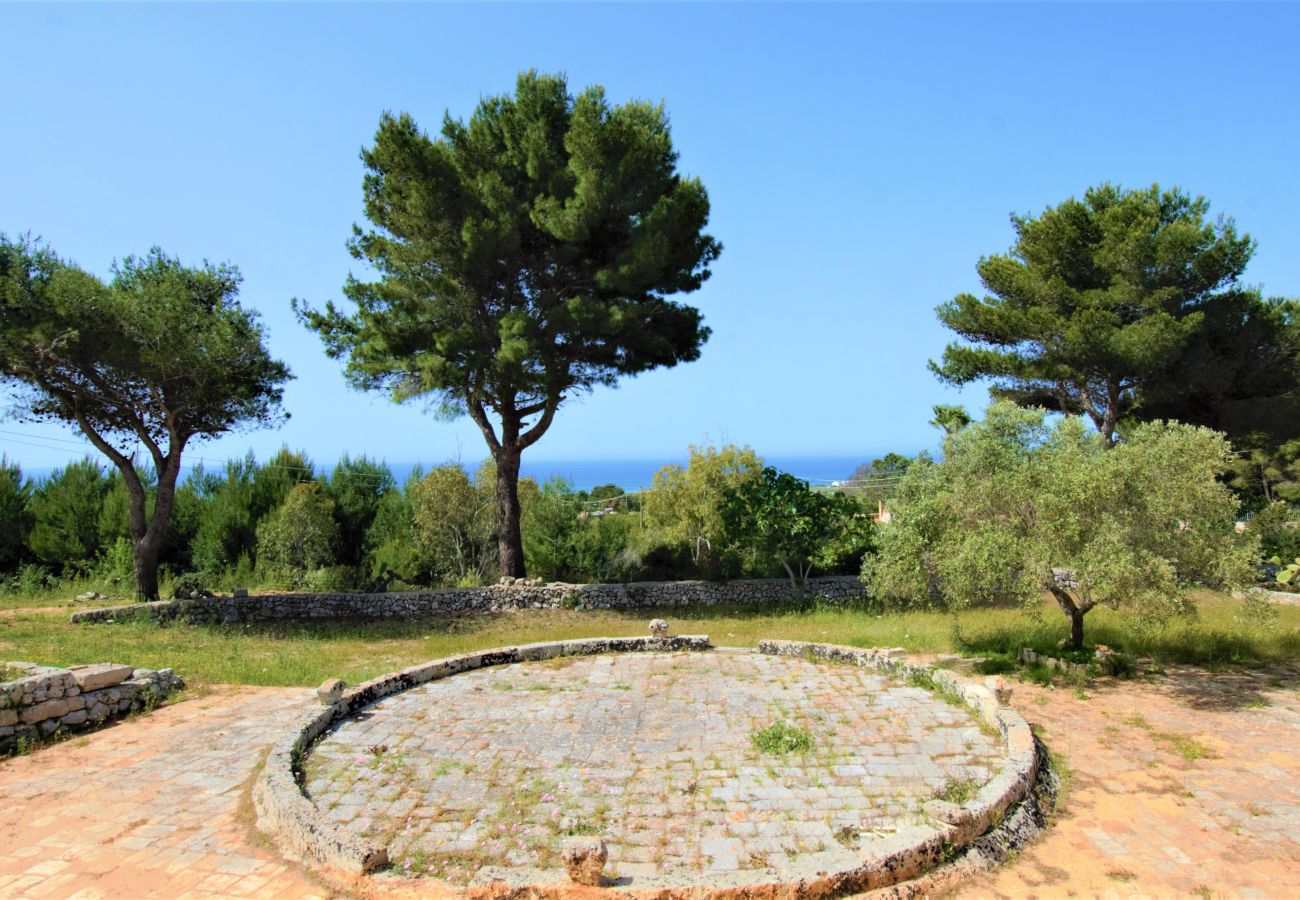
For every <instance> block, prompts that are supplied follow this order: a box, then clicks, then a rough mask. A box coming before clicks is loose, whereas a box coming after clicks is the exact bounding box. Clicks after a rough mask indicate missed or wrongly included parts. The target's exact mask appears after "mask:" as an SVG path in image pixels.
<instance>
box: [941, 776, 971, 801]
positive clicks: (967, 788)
mask: <svg viewBox="0 0 1300 900" xmlns="http://www.w3.org/2000/svg"><path fill="white" fill-rule="evenodd" d="M978 793H979V785H978V784H977V783H976V782H975V781H974V780H973V779H970V778H950V779H948V782H947V784H945V785H944V786H943V790H941V791H939V793H938V794H936V795H935V796H936V798H937V799H939V800H944V801H947V802H948V803H951V804H953V805H954V806H963V805H965V804H966V803H969V802H970V801H972V800H974V799H975V795H976V794H978Z"/></svg>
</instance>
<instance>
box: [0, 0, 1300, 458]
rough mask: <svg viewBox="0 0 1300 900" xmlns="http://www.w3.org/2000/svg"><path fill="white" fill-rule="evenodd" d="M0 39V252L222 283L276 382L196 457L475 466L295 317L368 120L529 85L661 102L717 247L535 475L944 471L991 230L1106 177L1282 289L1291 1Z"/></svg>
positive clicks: (340, 13)
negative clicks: (1203, 214) (218, 273)
mask: <svg viewBox="0 0 1300 900" xmlns="http://www.w3.org/2000/svg"><path fill="white" fill-rule="evenodd" d="M0 33H3V34H5V35H6V40H5V51H4V53H3V54H0V128H2V129H3V133H2V134H0V177H2V178H3V181H2V182H0V230H4V231H7V232H9V233H11V234H12V233H15V232H22V231H31V232H33V233H34V234H37V235H40V236H42V237H43V238H45V239H46V240H47V241H49V243H50V244H51V245H52V246H53V247H54V248H55V249H56V250H57V251H59V252H60V253H61V254H63V255H64V256H67V257H70V258H72V259H74V260H75V261H77V262H78V263H79V264H80V265H82V266H84V267H86V268H88V269H90V270H92V271H95V272H98V273H101V274H105V273H107V271H108V267H109V265H110V263H111V261H112V260H113V259H114V258H115V257H119V256H123V255H126V254H129V253H140V252H143V251H145V250H146V249H148V247H149V246H151V245H153V244H158V245H161V246H162V247H163V248H164V249H165V250H167V251H168V252H169V253H172V254H175V255H178V256H180V257H181V258H182V259H184V260H187V261H189V260H199V259H202V258H205V257H206V258H209V259H212V260H223V261H230V262H233V263H235V264H236V265H238V266H239V267H240V268H241V269H242V271H243V274H244V277H245V281H244V288H243V293H242V299H243V301H244V303H245V304H246V305H248V306H251V307H255V308H257V309H259V310H260V311H261V312H262V314H263V316H264V319H265V322H266V325H267V327H268V329H269V332H270V345H271V347H272V349H273V352H274V353H275V354H276V355H278V356H280V357H281V358H283V359H285V360H286V361H287V362H288V363H289V364H290V366H291V367H292V369H293V371H294V372H295V374H296V375H297V380H296V381H294V382H293V383H292V384H291V385H290V387H289V388H288V390H287V392H286V395H285V396H286V405H287V407H288V409H289V410H290V411H291V413H292V419H291V421H290V422H289V423H288V424H287V425H285V426H284V427H283V428H281V429H279V430H278V431H260V432H252V433H243V434H236V435H232V436H228V437H226V438H223V439H221V440H218V441H214V442H209V443H206V444H203V445H200V447H201V448H196V450H195V453H196V455H198V454H201V455H202V456H205V457H209V458H222V457H229V456H235V455H239V454H241V453H242V452H243V451H244V450H245V449H247V448H250V447H251V448H253V449H254V450H256V451H257V453H258V455H259V456H261V457H263V458H265V456H267V455H269V454H270V453H271V452H273V451H274V449H275V448H277V447H279V446H280V445H281V444H286V443H287V444H289V445H290V446H293V447H303V448H306V449H307V450H308V451H309V452H310V453H311V455H312V456H313V457H314V458H315V459H316V460H317V461H318V462H330V461H332V460H334V459H335V458H337V456H338V455H340V454H341V453H344V452H352V453H354V454H355V453H360V452H366V453H369V454H371V455H372V456H377V457H383V458H387V459H388V460H390V461H394V462H397V461H414V460H423V461H426V462H438V461H442V460H445V459H448V458H454V457H461V458H464V459H466V460H475V459H479V458H481V457H482V456H483V455H484V446H483V443H482V437H481V436H480V435H479V433H478V431H477V429H475V427H474V426H473V425H472V424H471V423H470V422H468V421H467V420H462V421H459V422H455V423H446V422H440V421H437V420H435V419H434V418H433V417H432V416H430V415H428V414H426V413H425V412H424V411H423V410H421V409H420V408H418V407H396V406H394V405H393V404H391V403H390V402H389V401H388V400H387V399H386V398H384V397H383V396H378V395H363V394H358V393H356V392H353V391H351V390H349V389H348V388H347V387H346V386H345V384H344V382H343V380H342V377H341V374H340V370H339V366H338V364H337V363H335V362H332V361H330V360H328V359H326V358H325V356H324V354H323V353H322V352H321V348H320V344H319V342H318V340H317V339H316V338H315V337H314V336H312V335H310V334H308V333H307V332H305V330H304V329H302V327H301V326H299V325H298V324H297V322H296V321H295V320H294V318H293V316H292V314H291V312H290V310H289V301H290V298H292V297H295V296H296V297H301V298H304V299H306V300H308V301H311V302H313V303H315V304H320V303H323V302H324V301H326V300H329V299H332V298H333V299H338V298H339V297H340V291H339V287H340V285H341V284H342V283H343V281H344V279H345V277H346V275H347V273H348V272H349V271H359V270H357V268H356V267H357V265H358V264H357V263H355V262H354V261H353V260H352V259H351V258H350V257H349V255H348V253H347V250H346V248H345V242H346V240H347V238H348V236H349V233H350V228H351V226H352V224H353V222H356V221H359V220H360V219H361V190H360V185H361V177H362V169H361V164H360V162H359V160H358V158H357V155H358V151H359V150H360V148H361V147H362V145H363V144H366V143H368V142H369V141H370V139H371V138H372V136H373V134H374V130H375V127H376V125H377V123H378V119H379V115H380V112H381V111H383V110H393V111H407V112H410V113H411V114H412V115H414V116H415V118H416V120H417V121H418V122H420V123H421V124H422V125H423V126H424V127H425V128H426V129H428V130H436V129H437V127H438V125H439V123H440V121H441V117H442V114H443V111H444V110H446V109H450V111H451V112H452V114H453V115H455V116H458V117H463V116H467V115H468V114H469V113H470V112H471V110H472V109H473V106H474V104H475V103H476V102H477V100H478V99H479V97H480V96H482V95H485V94H493V93H500V92H504V91H508V90H509V89H510V88H511V87H512V85H513V82H514V78H515V75H516V73H518V72H519V71H520V70H521V69H526V68H529V67H536V68H538V69H542V70H546V71H559V70H562V71H565V72H567V73H568V76H569V79H570V85H571V86H572V87H574V88H581V87H583V86H585V85H587V84H591V83H600V84H603V85H605V86H606V88H607V90H608V92H609V94H610V96H611V97H612V98H613V99H614V100H616V101H622V100H625V99H628V98H633V97H648V98H652V99H662V100H663V101H664V102H665V104H666V106H667V109H668V111H669V114H670V116H671V119H672V123H673V136H674V140H675V143H676V146H677V148H678V150H679V151H680V154H681V162H680V167H681V169H682V171H684V172H686V173H688V174H692V175H696V176H699V177H700V178H701V179H702V180H703V182H704V184H705V185H706V187H707V188H708V190H709V193H710V196H711V199H712V204H713V216H712V222H711V226H710V231H711V232H712V233H713V234H715V235H716V236H717V237H718V238H719V239H721V240H722V242H723V243H724V244H725V247H726V249H725V250H724V252H723V255H722V258H721V259H720V260H719V262H718V263H717V264H716V266H715V267H714V276H713V279H712V280H711V281H710V282H708V284H707V285H706V286H705V287H704V289H702V290H701V291H699V292H698V293H696V294H694V295H693V297H692V300H691V302H693V303H695V304H696V305H698V306H699V307H700V308H701V309H702V310H703V312H704V314H705V317H706V321H707V323H708V324H709V325H710V326H711V327H712V328H713V337H712V339H711V340H710V341H709V343H708V344H707V345H706V347H705V349H704V353H703V356H702V358H701V359H700V361H698V362H696V363H693V364H690V365H686V366H680V367H677V368H675V369H671V370H663V371H658V372H654V373H650V374H647V375H643V376H641V377H639V378H636V379H633V380H629V381H624V382H623V383H622V384H621V386H620V387H619V388H617V389H615V390H598V391H596V393H594V394H592V395H590V396H588V397H585V398H582V399H580V400H579V401H577V402H574V403H570V404H569V405H567V406H566V407H564V408H563V409H562V410H561V414H560V415H559V416H558V417H557V420H556V424H555V425H554V426H553V427H552V429H551V431H550V433H549V434H548V435H547V436H546V437H545V438H544V439H543V440H542V442H541V443H539V444H538V445H537V446H535V447H534V448H532V449H531V450H530V451H529V453H530V455H531V456H532V457H533V458H534V459H593V458H597V459H599V458H646V457H663V458H675V457H678V456H680V455H681V454H682V452H683V450H684V448H685V447H686V445H688V444H691V443H700V442H704V441H706V440H713V441H718V440H728V441H735V442H738V443H748V444H750V445H752V446H753V447H755V448H756V449H757V450H759V451H760V452H761V453H764V454H768V455H772V456H782V455H784V456H795V455H803V456H815V455H826V456H849V457H853V456H857V457H861V458H864V459H865V458H869V457H870V456H872V455H875V454H878V453H883V452H884V451H887V450H898V451H902V452H908V453H912V452H915V451H917V450H920V449H922V448H926V447H933V446H934V445H935V444H936V443H937V432H936V431H935V430H934V429H933V428H931V427H930V426H929V425H927V420H928V419H929V418H930V406H931V405H932V404H934V403H939V402H966V403H967V404H968V405H970V406H972V407H974V408H980V407H982V406H983V404H984V402H985V392H984V389H983V388H972V389H968V390H966V391H964V392H958V391H955V390H953V389H950V388H945V387H944V386H942V385H940V384H939V383H938V382H937V381H936V380H935V379H934V377H933V376H932V375H931V374H930V373H929V372H928V371H927V370H926V361H927V360H928V359H930V358H932V357H935V356H937V355H938V354H939V353H941V352H942V349H943V346H944V345H945V343H946V342H947V340H948V335H947V333H946V332H945V331H944V329H942V328H941V327H940V326H939V325H938V323H937V322H936V320H935V317H934V307H935V306H936V305H937V304H939V303H941V302H943V301H944V300H947V299H949V298H950V297H952V296H953V295H954V294H956V293H958V292H960V291H964V290H977V289H978V287H979V285H978V281H977V280H976V277H975V270H974V266H975V263H976V261H977V260H978V258H979V257H980V255H981V254H986V253H994V252H1000V251H1002V250H1005V249H1006V248H1007V246H1008V245H1009V244H1010V242H1011V229H1010V226H1009V224H1008V220H1007V217H1008V214H1009V213H1011V212H1021V213H1024V212H1035V211H1038V210H1041V209H1042V208H1043V207H1045V206H1047V205H1052V204H1055V203H1057V202H1059V201H1061V200H1063V199H1065V198H1066V197H1069V196H1071V195H1075V194H1080V193H1082V191H1083V190H1084V189H1085V188H1086V187H1088V186H1089V185H1091V184H1094V183H1098V182H1101V181H1104V180H1111V181H1117V182H1120V183H1123V184H1127V185H1133V186H1144V185H1147V184H1150V183H1152V182H1154V181H1158V182H1160V183H1161V184H1164V185H1174V184H1177V185H1181V186H1183V187H1184V188H1185V189H1187V190H1189V191H1192V192H1194V193H1200V194H1204V195H1206V196H1207V197H1208V198H1209V199H1210V200H1211V202H1212V203H1213V208H1214V210H1215V211H1219V212H1226V213H1229V214H1231V215H1233V216H1234V217H1235V218H1236V219H1237V222H1238V224H1239V225H1240V226H1241V227H1242V228H1244V229H1245V230H1247V231H1249V232H1250V233H1251V234H1252V235H1253V236H1254V237H1255V238H1256V239H1257V240H1258V241H1259V250H1258V253H1257V254H1256V257H1255V260H1254V262H1253V263H1252V265H1251V267H1250V269H1249V270H1248V273H1247V276H1248V280H1249V281H1250V282H1251V283H1255V284H1262V285H1263V286H1264V287H1265V289H1266V290H1267V291H1269V292H1270V293H1273V294H1287V295H1297V294H1300V229H1297V227H1296V222H1297V210H1300V165H1297V162H1296V159H1297V156H1296V152H1297V151H1296V148H1297V146H1300V115H1297V113H1298V112H1300V109H1298V108H1297V107H1298V106H1300V68H1297V67H1296V65H1295V64H1294V50H1295V47H1294V43H1295V35H1296V34H1297V33H1300V7H1296V6H1294V5H1286V4H1269V5H1245V4H1231V5H1223V6H1219V5H1208V4H1194V5H1174V4H1151V5H1142V6H1128V5H1117V4H1090V5H1079V6H1074V5H1057V4H1052V5H1027V4H1018V5H993V6H985V5H975V4H962V5H957V6H945V5H935V4H914V5H910V6H893V5H884V4H867V5H849V4H839V5H825V6H823V5H814V4H798V5H793V6H783V5H775V4H772V5H740V4H726V5H704V6H697V5H691V4H667V5H659V6H642V5H634V4H617V5H579V4H564V5H529V6H515V5H503V4H480V5H475V6H460V5H432V4H418V5H417V4H397V5H379V4H374V5H366V6H347V5H305V4H304V5H276V6H258V5H250V4H235V5H229V6H213V5H189V4H179V5H174V6H130V5H105V6H87V5H68V6H58V5H40V6H35V5H33V6H14V5H7V4H6V5H0ZM0 429H2V430H3V431H4V432H5V433H4V434H0V450H2V451H3V452H4V453H6V454H8V455H9V456H10V458H16V459H18V460H20V461H21V462H23V463H24V465H25V466H27V467H31V468H39V467H46V466H52V465H59V464H62V463H64V462H66V461H67V460H68V459H69V456H68V454H67V453H66V452H61V451H59V450H54V449H45V448H42V447H32V446H28V445H26V444H20V443H16V441H19V440H23V438H22V437H15V435H26V436H28V438H27V440H28V443H29V444H30V443H44V444H46V445H48V446H50V447H53V446H55V444H54V443H53V442H51V441H49V440H47V438H49V437H51V436H57V437H61V438H64V439H67V438H69V437H72V436H73V435H72V434H71V433H70V432H67V431H62V430H59V429H56V428H52V427H46V426H39V427H38V426H33V425H30V424H15V423H13V422H11V421H10V422H3V423H0ZM32 435H41V436H43V437H42V438H38V439H36V440H32V439H31V438H30V436H32ZM58 446H62V447H63V448H64V451H66V450H67V449H73V450H75V449H76V448H75V446H74V445H70V444H63V445H58Z"/></svg>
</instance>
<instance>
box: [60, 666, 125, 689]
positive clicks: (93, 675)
mask: <svg viewBox="0 0 1300 900" xmlns="http://www.w3.org/2000/svg"><path fill="white" fill-rule="evenodd" d="M68 671H70V672H71V673H72V680H73V681H74V682H76V685H77V687H78V688H79V689H80V690H81V691H82V692H85V691H97V690H99V689H100V688H106V687H112V686H113V685H115V684H121V683H122V682H124V681H126V680H127V679H128V678H130V677H131V673H132V672H134V671H135V670H134V669H132V668H131V667H130V666H119V665H117V664H116V663H95V664H94V665H89V666H73V667H72V668H71V669H69V670H68Z"/></svg>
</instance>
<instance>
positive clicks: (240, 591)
mask: <svg viewBox="0 0 1300 900" xmlns="http://www.w3.org/2000/svg"><path fill="white" fill-rule="evenodd" d="M230 596H232V597H247V596H248V588H235V590H234V592H232V593H231V595H230Z"/></svg>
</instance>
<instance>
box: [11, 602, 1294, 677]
mask: <svg viewBox="0 0 1300 900" xmlns="http://www.w3.org/2000/svg"><path fill="white" fill-rule="evenodd" d="M1198 600H1199V608H1200V612H1199V615H1198V616H1197V617H1196V618H1194V619H1190V620H1179V621H1176V622H1172V623H1170V624H1168V625H1167V626H1166V627H1165V628H1163V629H1161V630H1149V629H1148V630H1143V629H1140V628H1138V627H1137V626H1136V625H1135V623H1134V622H1133V621H1132V620H1131V619H1128V618H1127V617H1125V616H1123V615H1121V614H1118V613H1114V612H1111V611H1110V610H1105V609H1098V610H1095V611H1094V612H1092V613H1090V614H1089V616H1088V632H1087V638H1088V640H1089V641H1090V642H1101V643H1105V644H1108V645H1109V646H1111V647H1113V648H1115V649H1117V650H1122V651H1124V652H1127V653H1130V654H1133V655H1136V656H1148V657H1151V658H1153V659H1155V660H1157V661H1161V662H1188V663H1197V664H1201V665H1206V666H1221V665H1230V664H1234V663H1244V662H1249V661H1256V660H1259V661H1278V660H1284V659H1288V660H1289V659H1300V607H1285V608H1281V609H1280V610H1279V616H1280V621H1279V622H1278V624H1277V626H1276V627H1275V628H1274V629H1273V630H1270V631H1263V630H1254V629H1249V628H1245V627H1243V626H1242V625H1241V624H1240V623H1239V622H1238V621H1237V616H1238V615H1239V614H1240V612H1241V610H1242V603H1241V602H1240V601H1237V600H1233V599H1232V598H1230V597H1228V596H1226V595H1222V594H1212V593H1208V592H1206V593H1203V594H1202V595H1200V596H1199V597H1198ZM655 616H663V617H666V618H668V619H669V620H670V621H672V623H673V626H674V629H675V630H676V631H677V632H679V633H702V634H708V635H709V636H710V637H711V638H712V640H713V642H714V643H715V644H720V645H733V646H748V647H752V646H755V645H756V644H757V643H758V641H759V640H760V639H762V638H785V639H788V640H801V641H826V642H830V643H838V644H849V645H853V646H859V647H873V646H874V647H879V646H884V647H897V646H901V647H906V648H907V649H908V650H911V651H916V652H926V653H952V652H964V653H968V654H971V655H980V656H989V655H996V654H1009V653H1014V652H1015V651H1016V650H1017V649H1018V648H1019V647H1022V646H1031V647H1036V648H1041V649H1042V651H1043V652H1045V653H1046V652H1050V651H1051V650H1055V648H1056V643H1057V641H1058V640H1060V638H1062V637H1064V636H1065V634H1066V630H1067V623H1066V621H1065V617H1064V616H1062V615H1060V613H1059V612H1058V611H1055V610H1054V609H1051V608H1047V607H1044V610H1043V614H1042V615H1041V616H1039V617H1037V618H1035V617H1033V616H1030V615H1028V614H1027V613H1026V612H1025V611H1023V610H1021V609H1019V608H1014V607H1013V608H981V609H971V610H967V611H964V612H961V613H958V614H956V615H953V614H949V613H943V612H927V611H912V612H900V613H891V614H888V615H879V614H876V613H871V612H866V611H862V610H856V609H846V608H837V607H830V606H823V607H815V608H813V609H811V610H808V609H801V608H798V607H797V606H794V605H789V606H773V607H764V608H761V609H754V608H745V607H701V608H698V609H680V608H679V609H672V610H650V609H645V610H622V611H620V610H585V611H576V610H519V611H515V612H510V613H501V614H486V613H485V614H476V615H467V616H459V617H440V618H435V619H425V620H415V621H391V622H308V623H276V624H270V625H262V626H224V627H223V626H173V627H169V628H158V627H156V626H153V625H150V624H147V623H143V622H142V623H124V624H120V625H77V626H74V625H71V624H70V623H69V622H68V621H67V612H66V611H60V612H35V611H30V610H23V609H16V610H13V611H12V612H9V613H6V614H4V615H0V659H15V660H25V661H31V662H37V663H43V664H46V665H71V664H76V663H91V662H104V661H108V660H113V661H118V662H125V663H130V664H132V665H136V666H146V667H150V668H161V667H165V666H171V667H174V668H175V669H176V670H177V671H179V672H180V673H181V674H182V675H183V676H184V677H185V678H186V679H187V680H188V681H190V682H192V683H194V684H220V683H229V684H254V685H279V686H311V685H317V684H320V683H321V682H322V681H324V680H325V679H326V678H342V679H344V680H346V681H347V682H348V683H350V684H357V683H359V682H361V681H364V680H366V679H368V678H373V677H375V676H376V675H381V674H383V673H385V672H391V671H394V670H395V669H400V668H402V667H404V666H408V665H412V664H414V663H417V662H422V661H425V660H429V659H436V658H438V657H442V656H448V655H451V654H455V653H465V652H469V651H472V650H481V649H486V648H489V647H498V646H503V645H508V644H517V643H521V642H528V641H547V640H559V639H564V638H581V637H603V636H623V635H643V634H645V633H646V623H647V622H648V621H649V620H650V619H651V618H654V617H655Z"/></svg>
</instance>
